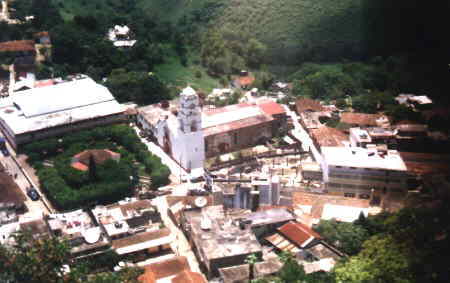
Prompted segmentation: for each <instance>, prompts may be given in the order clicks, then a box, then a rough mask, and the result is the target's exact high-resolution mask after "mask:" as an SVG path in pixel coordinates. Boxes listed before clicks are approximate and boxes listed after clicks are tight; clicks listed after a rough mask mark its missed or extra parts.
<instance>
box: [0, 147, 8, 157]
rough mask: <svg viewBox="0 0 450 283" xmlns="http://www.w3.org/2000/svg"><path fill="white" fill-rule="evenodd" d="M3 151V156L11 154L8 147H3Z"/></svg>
mask: <svg viewBox="0 0 450 283" xmlns="http://www.w3.org/2000/svg"><path fill="white" fill-rule="evenodd" d="M1 151H2V153H3V156H5V157H7V156H9V151H8V149H7V148H6V147H5V148H2V149H1Z"/></svg>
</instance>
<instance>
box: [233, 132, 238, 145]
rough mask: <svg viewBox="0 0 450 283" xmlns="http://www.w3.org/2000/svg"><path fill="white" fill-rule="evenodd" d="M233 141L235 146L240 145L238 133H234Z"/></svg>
mask: <svg viewBox="0 0 450 283" xmlns="http://www.w3.org/2000/svg"><path fill="white" fill-rule="evenodd" d="M233 141H234V144H237V143H238V134H237V133H233Z"/></svg>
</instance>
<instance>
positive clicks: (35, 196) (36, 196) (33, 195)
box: [27, 188, 41, 201]
mask: <svg viewBox="0 0 450 283" xmlns="http://www.w3.org/2000/svg"><path fill="white" fill-rule="evenodd" d="M27 195H28V197H30V199H31V200H34V201H36V200H39V199H40V198H41V196H40V195H39V193H38V192H37V191H36V189H35V188H29V189H28V190H27Z"/></svg>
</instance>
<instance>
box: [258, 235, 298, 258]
mask: <svg viewBox="0 0 450 283" xmlns="http://www.w3.org/2000/svg"><path fill="white" fill-rule="evenodd" d="M265 239H266V240H267V241H269V242H270V243H271V244H272V245H274V246H275V247H277V248H278V249H280V250H282V251H288V252H291V253H294V254H295V253H298V252H299V251H300V249H299V248H297V247H296V246H295V245H294V244H292V243H291V242H289V240H288V239H286V238H285V237H283V236H282V235H280V234H273V235H272V236H268V237H266V238H265Z"/></svg>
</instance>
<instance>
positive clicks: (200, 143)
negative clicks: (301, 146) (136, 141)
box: [137, 87, 286, 171]
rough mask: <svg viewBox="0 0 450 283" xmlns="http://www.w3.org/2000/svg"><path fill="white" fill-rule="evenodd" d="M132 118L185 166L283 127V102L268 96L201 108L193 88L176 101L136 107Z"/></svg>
mask: <svg viewBox="0 0 450 283" xmlns="http://www.w3.org/2000/svg"><path fill="white" fill-rule="evenodd" d="M137 123H138V125H139V126H140V127H141V129H142V130H143V131H144V132H146V133H148V134H149V135H150V136H152V137H153V138H154V140H155V142H157V143H158V145H159V146H160V147H161V148H162V149H163V150H164V151H165V152H166V153H167V154H169V155H170V156H171V157H172V158H173V159H174V160H175V161H176V162H178V164H180V165H181V166H182V167H183V168H185V169H186V170H188V171H190V170H194V169H196V168H203V164H204V161H205V159H206V158H210V157H214V156H218V155H221V154H224V153H228V152H233V151H237V150H240V149H244V148H248V147H250V146H253V145H255V144H257V143H259V142H262V141H265V140H267V139H270V138H272V137H273V136H275V135H278V134H279V133H280V132H283V131H284V130H285V128H286V115H285V111H284V108H283V107H281V106H280V105H279V104H277V103H275V102H272V101H262V102H261V103H259V104H246V103H242V104H235V105H229V106H226V107H222V108H213V109H211V108H209V109H203V107H202V106H201V101H200V99H199V97H198V95H197V94H196V92H195V90H194V89H192V88H191V87H187V88H185V89H184V90H183V91H182V92H181V93H180V96H179V99H178V100H177V101H170V102H167V101H164V102H161V103H158V104H153V105H148V106H144V107H140V108H138V115H137Z"/></svg>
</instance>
